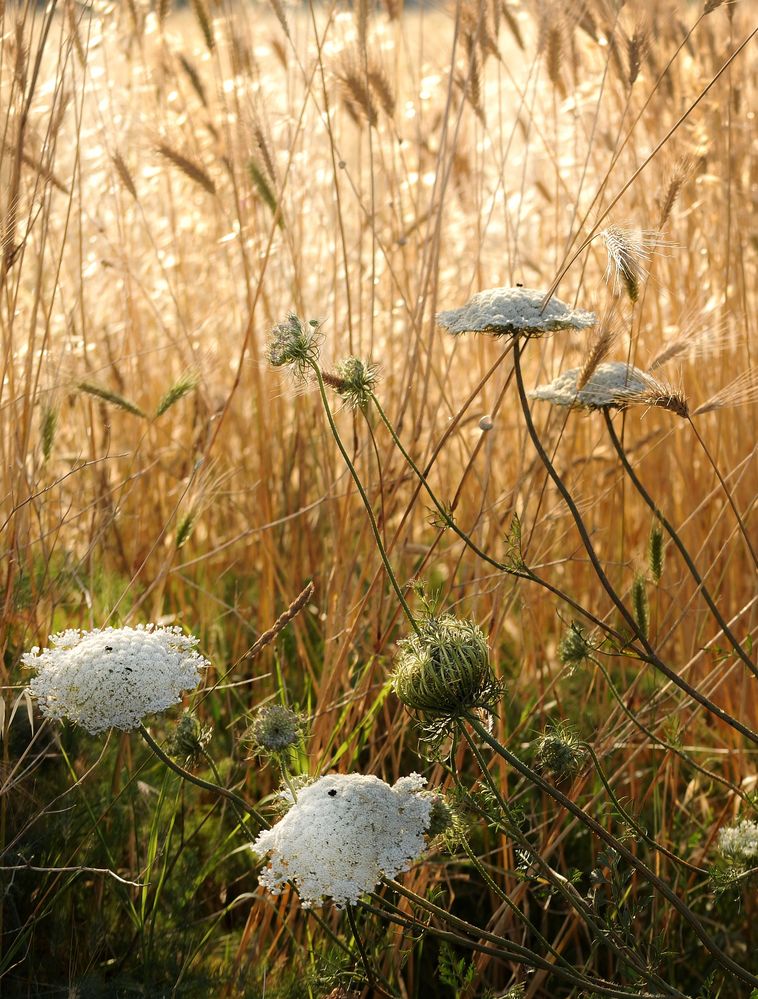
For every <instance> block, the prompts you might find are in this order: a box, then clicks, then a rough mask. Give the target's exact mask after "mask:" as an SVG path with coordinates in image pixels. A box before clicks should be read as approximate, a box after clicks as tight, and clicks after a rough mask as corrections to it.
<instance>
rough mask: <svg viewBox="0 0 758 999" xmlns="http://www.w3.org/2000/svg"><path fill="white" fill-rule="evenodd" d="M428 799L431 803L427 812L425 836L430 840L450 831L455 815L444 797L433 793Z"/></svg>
mask: <svg viewBox="0 0 758 999" xmlns="http://www.w3.org/2000/svg"><path fill="white" fill-rule="evenodd" d="M429 797H430V798H431V801H432V808H431V811H430V812H429V825H428V826H427V828H426V834H427V836H429V838H430V839H434V837H435V836H440V835H441V834H442V833H444V832H447V831H448V829H452V827H453V826H454V825H455V814H454V812H453V809H452V808H451V807H450V805H449V804H448V802H447V800H446V798H445V796H444V795H442V794H438V793H437V792H434V793H432V794H431V795H429Z"/></svg>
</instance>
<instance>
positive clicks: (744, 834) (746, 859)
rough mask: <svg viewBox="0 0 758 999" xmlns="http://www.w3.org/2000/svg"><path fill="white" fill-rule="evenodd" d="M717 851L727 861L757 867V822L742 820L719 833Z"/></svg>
mask: <svg viewBox="0 0 758 999" xmlns="http://www.w3.org/2000/svg"><path fill="white" fill-rule="evenodd" d="M719 850H720V851H721V853H722V854H723V855H724V856H725V857H726V858H728V859H729V860H732V861H735V862H737V863H740V864H747V865H749V866H754V865H758V822H751V821H750V819H743V820H742V821H741V822H738V823H737V825H736V826H728V827H727V828H725V829H722V830H721V832H720V833H719Z"/></svg>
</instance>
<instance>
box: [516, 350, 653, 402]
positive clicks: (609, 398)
mask: <svg viewBox="0 0 758 999" xmlns="http://www.w3.org/2000/svg"><path fill="white" fill-rule="evenodd" d="M581 371H582V369H581V368H571V369H570V370H569V371H563V372H561V374H560V375H558V377H557V378H554V379H553V380H552V381H551V382H550V383H549V384H547V385H538V386H537V388H536V389H534V390H533V391H532V392H530V393H529V395H530V397H531V398H532V399H542V400H544V401H545V402H552V403H553V405H554V406H575V407H578V408H585V409H601V408H602V407H604V406H615V407H623V406H627V405H629V404H630V403H632V402H641V403H644V402H649V403H651V404H652V403H653V402H654V400H655V398H656V397H658V396H661V397H665V396H666V395H667V393H668V390H667V389H666V387H665V386H664V385H662V384H661V383H660V382H658V381H656V379H655V378H653V377H652V376H651V375H649V374H647V372H645V371H641V370H640V369H639V368H635V367H634V366H633V365H631V364H626V363H625V362H624V361H606V362H605V363H603V364H598V366H597V368H596V369H595V370H594V371H593V373H592V374H591V375H590V377H589V379H588V380H587V382H586V384H585V385H583V386H582V388H580V389H577V387H576V385H577V381H578V379H579V375H580V374H581Z"/></svg>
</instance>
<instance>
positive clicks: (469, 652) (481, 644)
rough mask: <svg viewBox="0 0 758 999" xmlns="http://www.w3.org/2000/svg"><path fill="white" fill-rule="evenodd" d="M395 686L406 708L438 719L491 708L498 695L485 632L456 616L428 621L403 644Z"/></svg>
mask: <svg viewBox="0 0 758 999" xmlns="http://www.w3.org/2000/svg"><path fill="white" fill-rule="evenodd" d="M392 682H393V686H394V689H395V693H396V694H397V696H398V697H399V698H400V700H401V701H402V702H403V704H405V706H406V707H408V708H411V710H413V711H418V712H420V713H421V714H426V715H430V716H432V717H436V718H459V717H460V716H461V715H463V714H465V713H466V712H467V711H470V710H472V709H474V708H481V707H491V706H492V705H493V703H494V701H495V700H496V699H497V697H498V696H499V694H500V687H499V684H498V682H497V680H496V679H495V676H494V674H493V672H492V668H491V666H490V660H489V650H488V648H487V639H486V638H485V636H484V632H483V631H482V630H481V628H479V627H478V625H476V624H474V623H473V622H471V621H461V620H459V619H458V618H456V617H453V615H452V614H445V615H443V616H441V617H429V618H428V619H427V620H426V621H424V622H423V623H422V624H421V625H420V629H419V632H418V633H417V634H413V635H411V636H410V637H409V638H406V639H403V641H401V642H400V643H399V648H398V653H397V656H396V658H395V669H394V672H393V675H392Z"/></svg>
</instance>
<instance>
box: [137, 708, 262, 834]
mask: <svg viewBox="0 0 758 999" xmlns="http://www.w3.org/2000/svg"><path fill="white" fill-rule="evenodd" d="M139 733H140V735H141V736H142V738H143V739H144V740H145V742H146V743H147V744H148V746H149V747H150V748H151V749H152V751H153V752H154V753H155V755H156V756H157V757H158V759H159V760H160V761H161V762H162V763H165V765H166V766H167V767H168V768H169V769H170V770H173V771H174V773H176V774H178V775H179V776H180V777H182V778H183V779H184V780H186V781H189V782H190V784H196V785H197V786H198V787H202V788H204V789H205V790H206V791H213V792H214V793H215V794H220V795H221V796H222V797H223V798H227V799H228V800H229V801H230V802H232V804H233V805H234V806H236V807H235V811H237V809H238V808H239V809H242V811H244V812H247V813H248V815H252V816H253V818H254V819H255V820H256V821H257V822H258V823H260V826H261V828H262V829H265V828H266V827H267V826H268V823H267V822H266V820H265V819H264V818H263V816H262V815H261V814H260V812H258V811H257V810H256V809H255V808H253V806H252V805H249V804H248V803H247V802H246V801H245V799H244V798H240V796H239V795H238V794H235V793H234V791H230V790H229V788H227V787H223V785H221V784H213V783H212V782H211V781H209V780H203V778H202V777H197V776H196V775H195V774H191V773H190V772H189V771H188V770H185V769H184V768H183V767H180V766H179V764H178V763H177V762H176V761H175V760H172V759H171V757H170V756H169V755H168V754H167V753H165V752H164V751H163V750H162V749H161V747H160V746H159V745H158V743H157V742H156V741H155V739H154V738H153V737H152V735H150V733H149V732H148V730H147V729H146V728H145V726H144V725H142V724H140V726H139ZM213 769H214V773H215V774H216V776H217V775H218V771H216V770H215V767H214V768H213ZM237 818H238V821H239V820H240V815H239V814H238V816H237ZM242 821H243V822H244V819H243V820H242Z"/></svg>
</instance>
